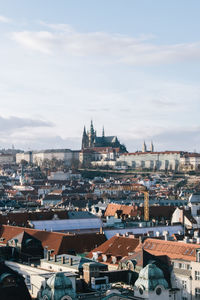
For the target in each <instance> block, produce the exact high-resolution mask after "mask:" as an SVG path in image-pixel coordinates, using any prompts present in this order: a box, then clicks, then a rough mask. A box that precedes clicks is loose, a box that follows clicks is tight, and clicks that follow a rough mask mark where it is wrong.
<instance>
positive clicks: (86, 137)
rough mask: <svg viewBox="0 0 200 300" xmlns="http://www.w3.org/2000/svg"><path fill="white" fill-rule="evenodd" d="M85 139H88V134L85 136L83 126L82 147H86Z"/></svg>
mask: <svg viewBox="0 0 200 300" xmlns="http://www.w3.org/2000/svg"><path fill="white" fill-rule="evenodd" d="M87 141H88V136H87V133H86V128H85V126H84V129H83V135H82V149H85V148H87V146H88V145H87Z"/></svg>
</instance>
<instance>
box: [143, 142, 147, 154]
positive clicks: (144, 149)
mask: <svg viewBox="0 0 200 300" xmlns="http://www.w3.org/2000/svg"><path fill="white" fill-rule="evenodd" d="M142 152H147V145H146V143H145V141H144V143H143V145H142Z"/></svg>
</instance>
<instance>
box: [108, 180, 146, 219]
mask: <svg viewBox="0 0 200 300" xmlns="http://www.w3.org/2000/svg"><path fill="white" fill-rule="evenodd" d="M109 189H110V190H118V191H136V192H141V193H143V194H144V220H145V221H149V191H148V189H147V187H146V186H144V185H140V184H137V185H136V184H120V185H117V186H116V185H115V186H111V187H109Z"/></svg>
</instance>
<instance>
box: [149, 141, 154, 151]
mask: <svg viewBox="0 0 200 300" xmlns="http://www.w3.org/2000/svg"><path fill="white" fill-rule="evenodd" d="M150 151H151V152H154V145H153V142H152V141H151V144H150Z"/></svg>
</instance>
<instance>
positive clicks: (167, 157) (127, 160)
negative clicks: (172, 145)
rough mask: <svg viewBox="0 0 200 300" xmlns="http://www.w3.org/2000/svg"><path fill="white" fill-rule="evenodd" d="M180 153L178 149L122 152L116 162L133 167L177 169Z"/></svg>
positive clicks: (142, 168)
mask: <svg viewBox="0 0 200 300" xmlns="http://www.w3.org/2000/svg"><path fill="white" fill-rule="evenodd" d="M181 155H182V152H180V151H165V152H134V153H123V154H121V155H120V157H119V158H118V159H117V160H116V163H117V165H120V164H121V165H125V166H127V167H131V168H133V169H141V170H144V169H150V170H163V171H165V170H172V171H177V170H178V169H179V164H180V158H181Z"/></svg>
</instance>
